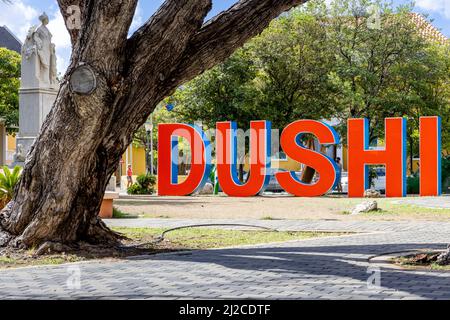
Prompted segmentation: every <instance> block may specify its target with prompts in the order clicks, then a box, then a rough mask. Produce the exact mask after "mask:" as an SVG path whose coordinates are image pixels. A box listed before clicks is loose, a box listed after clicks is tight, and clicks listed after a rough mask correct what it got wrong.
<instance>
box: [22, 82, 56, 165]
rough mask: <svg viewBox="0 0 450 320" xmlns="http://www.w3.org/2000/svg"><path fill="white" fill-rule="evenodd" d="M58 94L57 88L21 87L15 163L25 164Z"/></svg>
mask: <svg viewBox="0 0 450 320" xmlns="http://www.w3.org/2000/svg"><path fill="white" fill-rule="evenodd" d="M57 95H58V89H56V88H55V89H53V88H35V89H29V88H22V89H20V91H19V104H20V108H19V133H18V134H17V140H16V141H17V142H16V145H17V147H16V148H17V150H16V155H15V157H14V165H21V166H23V164H24V162H25V159H26V156H27V154H28V152H29V151H30V149H31V146H32V145H33V143H34V141H35V140H36V138H37V136H38V135H39V131H40V130H41V127H42V124H43V123H44V121H45V119H46V117H47V115H48V113H49V112H50V110H51V108H52V107H53V104H54V102H55V100H56V97H57Z"/></svg>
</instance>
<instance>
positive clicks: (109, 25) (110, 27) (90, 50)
mask: <svg viewBox="0 0 450 320" xmlns="http://www.w3.org/2000/svg"><path fill="white" fill-rule="evenodd" d="M137 1H138V0H109V1H98V0H58V5H59V8H60V11H61V14H62V15H63V18H64V19H65V23H66V27H67V30H68V31H69V33H70V36H71V41H72V46H73V52H74V53H77V54H78V56H80V57H82V58H83V59H87V58H89V60H95V59H100V60H101V59H102V57H104V56H108V55H105V53H107V52H118V53H119V54H120V51H123V49H124V48H125V43H126V40H127V36H128V32H129V28H130V25H131V22H132V20H133V17H134V13H135V11H136V6H137ZM77 19H78V21H77ZM79 49H81V50H82V52H79ZM96 52H98V53H100V56H99V57H97V55H96V54H95V53H96Z"/></svg>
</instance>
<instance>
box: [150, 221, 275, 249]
mask: <svg viewBox="0 0 450 320" xmlns="http://www.w3.org/2000/svg"><path fill="white" fill-rule="evenodd" d="M201 227H247V228H256V229H263V230H266V231H271V232H278V230H276V229H272V228H267V227H263V226H255V225H249V224H239V223H210V224H194V225H190V226H181V227H176V228H172V229H169V230H166V231H164V232H163V233H162V234H161V235H160V236H159V237H158V238H156V239H155V240H154V242H153V244H158V243H160V242H162V241H164V239H165V236H166V235H167V234H168V233H169V232H172V231H176V230H181V229H189V228H201Z"/></svg>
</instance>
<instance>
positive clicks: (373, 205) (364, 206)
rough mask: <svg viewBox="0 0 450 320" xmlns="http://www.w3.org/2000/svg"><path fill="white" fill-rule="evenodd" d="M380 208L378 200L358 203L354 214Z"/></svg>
mask: <svg viewBox="0 0 450 320" xmlns="http://www.w3.org/2000/svg"><path fill="white" fill-rule="evenodd" d="M377 210H378V203H377V202H376V201H369V202H364V203H361V204H358V205H357V206H356V207H355V208H354V209H353V211H352V215H356V214H360V213H366V212H372V211H377Z"/></svg>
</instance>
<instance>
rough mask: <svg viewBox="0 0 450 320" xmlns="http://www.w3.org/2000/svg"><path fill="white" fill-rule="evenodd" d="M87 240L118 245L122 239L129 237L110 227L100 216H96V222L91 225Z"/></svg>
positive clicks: (93, 242)
mask: <svg viewBox="0 0 450 320" xmlns="http://www.w3.org/2000/svg"><path fill="white" fill-rule="evenodd" d="M86 240H87V242H88V243H92V244H102V245H108V246H117V245H120V241H121V240H127V237H125V236H124V235H123V234H120V233H118V232H115V231H113V230H111V229H109V228H108V227H107V226H106V224H105V223H104V222H103V221H102V220H101V219H100V218H96V221H95V223H93V224H91V226H90V227H89V230H88V232H87V238H86Z"/></svg>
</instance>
